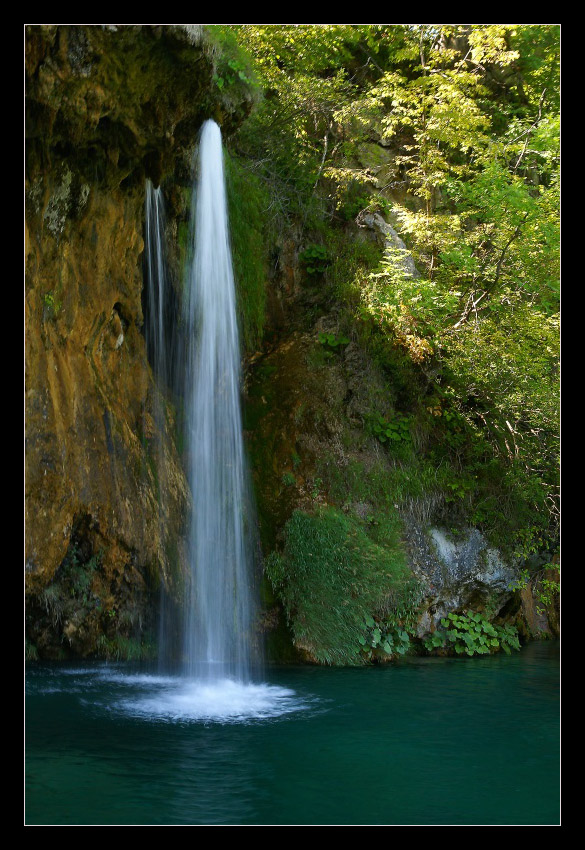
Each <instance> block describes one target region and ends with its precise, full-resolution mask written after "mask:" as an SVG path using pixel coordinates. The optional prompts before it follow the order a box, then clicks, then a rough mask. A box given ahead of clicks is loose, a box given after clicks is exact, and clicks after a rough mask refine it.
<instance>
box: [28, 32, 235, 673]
mask: <svg viewBox="0 0 585 850" xmlns="http://www.w3.org/2000/svg"><path fill="white" fill-rule="evenodd" d="M214 61H215V59H214V55H213V52H212V50H211V48H210V47H209V45H208V44H207V43H206V39H205V34H204V33H203V32H202V31H201V30H200V29H198V28H197V27H195V28H193V27H191V25H185V26H182V25H177V26H164V25H161V26H149V25H136V26H134V25H127V26H124V25H120V26H108V25H95V26H93V25H78V26H76V25H31V26H28V27H27V29H26V217H25V224H26V233H25V236H26V245H25V247H26V277H25V329H26V333H25V338H26V504H25V510H26V529H25V531H26V592H27V603H28V611H29V614H30V616H29V624H30V627H31V632H30V633H29V640H30V641H31V645H34V646H35V647H36V651H37V654H38V655H39V656H40V657H43V656H44V655H51V657H56V655H59V654H60V653H62V652H67V653H76V654H80V655H88V654H102V655H106V656H110V657H112V656H113V655H116V654H124V653H126V654H132V653H134V650H135V647H134V648H133V645H132V644H130V643H128V641H131V640H134V639H136V636H135V633H134V631H133V629H134V625H136V624H138V625H137V628H138V630H139V631H140V629H143V630H144V632H145V633H146V632H147V631H148V629H149V628H150V626H151V625H152V618H153V615H154V611H155V610H156V607H157V600H158V589H159V585H160V584H161V583H162V584H163V585H164V586H165V588H166V589H167V591H168V593H169V594H170V595H171V596H172V597H175V598H176V597H177V596H179V595H180V593H181V586H182V581H181V576H182V574H183V572H184V570H185V569H186V565H185V555H184V551H183V547H182V545H181V544H175V543H173V542H172V541H181V540H182V539H184V532H185V521H186V516H187V512H188V505H189V493H188V487H187V484H186V480H185V476H184V473H183V470H182V465H181V461H180V457H179V451H178V448H177V444H176V430H177V429H176V427H175V424H174V423H173V417H172V416H171V415H170V413H169V415H167V416H165V417H157V416H155V415H154V411H155V410H158V409H161V407H164V406H165V405H166V406H167V407H168V399H163V398H161V397H160V391H159V390H158V389H157V388H156V386H155V384H154V381H153V378H152V372H151V370H150V366H149V364H148V360H147V354H146V346H145V341H144V335H143V324H144V315H143V304H142V288H143V275H142V262H143V250H144V236H143V234H144V227H143V218H144V195H145V179H146V178H147V177H148V178H150V179H152V181H153V182H154V183H155V184H157V185H158V184H159V183H160V182H161V181H165V180H168V181H169V182H170V183H176V182H177V180H178V176H179V177H180V180H179V183H180V181H181V180H188V179H189V165H190V163H191V160H192V152H193V148H194V146H195V144H196V140H197V134H198V131H199V128H200V126H201V123H202V122H203V120H204V119H206V118H209V117H215V118H216V119H217V120H219V121H220V123H222V129H223V131H224V134H225V135H229V133H230V132H231V130H232V129H233V128H234V127H235V126H237V124H238V123H239V122H240V121H241V120H242V119H243V117H244V116H245V115H246V114H247V112H248V110H249V108H250V101H249V99H248V98H247V96H246V93H245V92H244V91H243V90H242V92H241V97H240V99H239V101H238V100H237V99H236V98H234V96H233V93H232V95H231V96H230V98H231V99H230V101H229V102H228V101H227V99H226V98H225V96H224V95H222V93H221V92H220V91H219V90H218V89H217V86H216V85H215V84H214V82H213V73H214ZM181 201H182V196H181V195H180V192H179V193H178V195H177V197H175V196H174V195H173V196H172V197H171V203H170V204H169V208H170V209H169V219H170V221H169V226H170V227H171V229H172V228H175V229H176V218H177V217H178V216H179V215H180V214H182V213H183V212H184V210H183V206H182V203H181ZM169 410H170V408H169ZM163 466H164V469H165V470H166V472H165V475H164V476H160V475H159V474H158V472H157V470H159V469H160V468H162V467H163ZM79 523H82V525H83V527H84V528H86V529H87V534H84V535H82V536H83V537H84V539H85V538H87V540H88V541H90V542H91V546H90V550H91V551H90V552H89V554H88V556H87V558H86V559H85V560H83V561H82V562H81V563H82V564H89V563H90V562H91V558H92V557H93V556H95V555H96V553H97V552H98V551H103V556H102V557H101V560H100V565H99V569H97V570H95V571H90V573H91V576H90V577H91V583H92V585H91V586H92V589H91V593H92V594H93V595H94V596H95V597H96V598H97V599H99V600H100V602H99V605H100V606H102V607H103V606H104V605H105V606H106V608H105V609H104V610H107V611H110V612H115V615H114V614H111V615H109V616H108V617H107V618H105V615H103V613H102V612H101V611H98V608H97V604H96V606H91V605H87V604H85V602H84V595H83V594H82V595H79V594H77V593H76V592H74V593H73V594H68V592H67V588H68V587H69V585H68V584H67V582H64V581H63V580H62V572H63V569H64V567H63V565H64V564H66V563H67V558H68V557H69V553H71V551H72V547H74V546H75V541H76V536H79V532H78V529H79ZM88 545H89V543H88ZM82 572H83V570H82ZM69 590H71V588H70V587H69ZM47 592H48V593H49V595H48V597H47V596H46V593H47ZM85 598H86V599H87V598H88V597H87V594H85ZM34 612H36V614H37V615H38V616H36V617H35V616H32V613H34ZM35 619H36V620H37V621H38V622H37V623H36V625H35ZM130 621H131V622H132V623H133V624H134V625H132V626H130V625H129V623H130ZM100 638H102V639H101V642H100ZM31 652H32V650H31Z"/></svg>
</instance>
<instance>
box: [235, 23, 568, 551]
mask: <svg viewBox="0 0 585 850" xmlns="http://www.w3.org/2000/svg"><path fill="white" fill-rule="evenodd" d="M233 34H234V35H235V37H236V39H237V41H238V42H239V45H240V47H241V48H243V49H245V50H246V51H247V52H248V55H249V57H250V62H251V63H253V64H254V67H255V73H256V74H257V78H258V80H259V82H260V84H261V86H262V87H263V90H264V98H263V99H262V100H261V101H260V102H259V104H258V107H257V109H256V110H255V112H254V113H253V114H252V116H251V118H250V119H249V121H247V122H245V125H244V126H243V127H242V129H241V131H240V132H238V133H237V135H236V141H237V145H238V149H241V150H242V151H243V152H245V155H246V157H248V158H249V161H251V162H254V163H255V168H256V173H258V174H259V175H261V177H262V179H263V180H264V181H265V185H266V186H268V187H269V192H270V198H271V203H270V215H274V216H275V217H277V218H278V220H279V221H280V222H281V226H282V223H284V222H290V221H291V219H293V218H294V220H295V223H296V224H301V225H302V226H304V227H305V228H306V229H305V231H304V232H303V238H304V239H305V240H306V242H305V244H306V243H307V241H309V240H313V242H310V248H312V247H314V248H315V249H316V248H319V249H320V251H319V252H318V253H315V255H314V256H310V254H308V255H307V256H306V257H301V259H302V261H304V262H305V267H306V272H307V278H308V279H311V278H314V279H319V283H320V284H321V283H323V285H324V291H325V292H326V294H327V296H330V297H331V298H337V299H338V300H340V301H341V302H342V305H343V306H344V307H345V314H344V324H343V327H344V331H345V333H347V334H348V336H351V338H352V339H355V340H357V341H359V342H360V343H361V344H362V345H364V346H366V347H367V348H368V349H369V351H370V353H371V354H372V355H373V357H374V358H375V360H376V361H377V363H378V365H379V366H380V367H381V368H382V369H383V370H384V371H385V373H386V376H387V379H388V383H389V385H391V387H392V392H393V395H394V398H393V400H392V402H393V403H392V409H396V410H397V411H408V413H409V416H412V417H413V418H412V422H411V427H410V432H411V436H412V437H413V441H414V442H413V446H414V445H416V456H415V453H414V452H412V451H410V449H411V446H410V444H409V443H408V441H407V440H404V439H396V438H395V437H396V436H397V435H398V434H399V433H400V431H398V432H395V431H393V430H391V432H390V433H388V430H387V428H386V427H385V424H384V422H378V425H379V427H380V432H379V433H380V434H381V435H382V436H384V437H385V439H386V444H392V445H393V446H394V447H395V448H396V449H400V451H401V452H402V454H401V455H400V461H401V468H400V470H396V471H393V472H392V476H394V479H395V480H394V479H393V481H392V483H391V485H390V489H392V491H393V494H394V495H395V496H398V498H397V501H396V503H397V504H400V505H401V507H403V506H408V507H409V508H413V507H414V503H415V502H416V503H417V505H423V504H425V505H430V504H431V503H432V502H433V500H434V499H435V496H436V494H440V500H441V504H443V505H447V507H448V508H449V509H450V510H451V511H452V512H453V513H454V514H455V515H458V516H461V517H463V516H465V517H466V519H467V520H468V521H471V522H474V523H475V524H477V525H479V526H480V527H481V528H482V529H483V530H484V531H486V532H487V533H488V534H489V535H490V537H491V539H492V540H494V541H496V542H497V543H498V545H501V544H506V545H507V547H508V549H509V550H511V551H512V552H513V553H517V554H518V555H520V556H524V557H525V556H526V555H527V554H529V553H530V552H532V551H535V549H538V548H547V547H550V545H551V542H552V541H554V540H555V538H556V536H557V534H558V513H559V510H558V488H559V481H558V456H559V443H558V433H559V421H558V420H559V411H558V401H559V365H558V361H559V316H558V310H559V282H558V281H559V184H560V181H559V150H560V146H559V64H560V63H559V27H558V26H557V25H540V24H538V25H536V24H535V25H526V24H518V25H516V24H469V25H464V24H412V25H401V24H396V25H248V24H245V25H237V26H235V27H233ZM366 146H369V148H370V149H371V148H372V147H374V146H376V149H377V150H378V153H379V156H380V159H379V163H380V169H381V170H378V167H377V165H374V166H372V167H369V166H368V167H366V166H365V165H364V164H363V163H364V162H365V160H362V159H360V150H361V149H363V148H365V147H366ZM390 153H391V156H390V155H389V154H390ZM395 190H396V191H395ZM405 192H406V193H407V196H406V197H405ZM365 208H368V209H376V210H378V211H380V212H381V213H382V214H383V215H385V216H387V217H389V220H390V221H391V223H392V225H393V226H394V227H396V228H397V229H398V230H399V232H400V233H401V235H402V236H403V238H404V240H405V242H406V243H407V244H408V247H409V250H410V251H411V252H412V257H413V258H414V260H415V262H416V266H417V269H418V271H419V273H420V276H419V277H413V276H411V275H408V274H406V273H405V264H404V252H400V251H397V250H396V249H390V250H388V251H387V252H386V254H385V256H384V257H383V258H380V256H379V249H375V248H374V247H373V246H372V244H371V243H367V242H366V240H364V241H363V242H361V243H358V241H357V240H355V239H353V238H348V230H349V229H350V226H348V225H347V224H346V223H347V222H349V221H351V220H352V219H353V218H354V217H355V215H356V213H357V212H359V211H360V210H361V209H365ZM340 222H341V223H342V226H341V227H340V226H339V225H340ZM309 227H310V228H311V230H310V231H309V232H307V228H309ZM335 228H337V230H336V229H335ZM309 233H310V235H309ZM315 242H318V243H319V245H318V246H317V245H315ZM366 245H367V248H366ZM350 246H351V247H350ZM375 250H378V255H377V256H375ZM352 252H353V253H352ZM360 252H361V253H360ZM368 252H369V255H368ZM321 276H322V280H321ZM335 348H336V347H335V346H334V345H330V344H329V343H328V342H324V341H323V340H321V349H322V351H320V352H319V351H318V350H317V352H312V353H311V356H313V357H314V360H315V363H317V359H318V358H320V360H319V363H320V364H322V363H323V361H324V360H325V359H326V358H325V354H329V349H330V350H331V351H333V350H335ZM337 350H339V346H338V347H337ZM395 401H398V402H399V404H395V403H394V402H395ZM377 409H378V410H381V411H382V413H384V414H386V415H387V410H388V408H384V407H381V406H379V407H378V408H377ZM375 410H376V406H374V405H373V406H372V411H375ZM403 433H404V432H403ZM391 434H394V436H391ZM407 450H408V451H409V454H408V456H407ZM394 454H395V453H394ZM402 455H404V457H403V456H402ZM425 488H427V489H426V491H425ZM425 492H426V493H430V494H431V495H429V496H428V497H427V496H425V495H424V493H425ZM414 494H417V495H414ZM438 498H439V496H437V499H438ZM435 501H436V500H435ZM417 509H418V508H417ZM425 511H426V507H425Z"/></svg>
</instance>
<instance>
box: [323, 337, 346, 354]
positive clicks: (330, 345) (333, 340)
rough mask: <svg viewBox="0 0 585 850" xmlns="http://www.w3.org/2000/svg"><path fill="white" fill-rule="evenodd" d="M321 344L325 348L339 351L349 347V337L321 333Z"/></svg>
mask: <svg viewBox="0 0 585 850" xmlns="http://www.w3.org/2000/svg"><path fill="white" fill-rule="evenodd" d="M319 342H320V343H321V345H323V346H324V347H325V348H327V349H328V350H329V349H333V350H334V351H337V349H338V348H339V347H340V346H341V347H343V346H345V345H348V343H349V337H347V336H339V337H338V336H336V335H335V334H334V333H320V334H319Z"/></svg>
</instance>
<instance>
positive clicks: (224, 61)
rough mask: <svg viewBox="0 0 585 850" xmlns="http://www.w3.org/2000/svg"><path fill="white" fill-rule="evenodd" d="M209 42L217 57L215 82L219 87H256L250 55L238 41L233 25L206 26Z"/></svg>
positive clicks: (223, 88)
mask: <svg viewBox="0 0 585 850" xmlns="http://www.w3.org/2000/svg"><path fill="white" fill-rule="evenodd" d="M206 33H207V38H208V41H209V43H210V44H211V45H212V47H213V52H214V57H215V63H214V64H215V73H214V75H213V82H214V83H215V85H216V86H217V88H218V89H220V90H222V91H224V90H226V89H229V88H233V87H234V86H236V87H237V86H240V87H241V86H245V87H246V88H255V87H256V86H257V80H256V78H255V75H254V72H253V69H252V64H251V62H250V57H249V56H248V54H247V53H246V51H244V50H242V47H241V46H240V44H239V43H238V40H237V38H236V36H235V33H234V32H233V29H232V27H230V26H226V25H225V24H212V25H207V26H206Z"/></svg>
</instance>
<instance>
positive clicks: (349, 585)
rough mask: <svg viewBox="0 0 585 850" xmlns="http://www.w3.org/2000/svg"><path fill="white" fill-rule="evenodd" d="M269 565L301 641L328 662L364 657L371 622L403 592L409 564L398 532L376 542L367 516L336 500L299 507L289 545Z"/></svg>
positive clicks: (297, 639) (291, 522)
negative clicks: (311, 508)
mask: <svg viewBox="0 0 585 850" xmlns="http://www.w3.org/2000/svg"><path fill="white" fill-rule="evenodd" d="M266 572H267V575H268V578H269V579H270V582H271V583H272V586H273V587H274V589H275V592H276V593H277V595H278V596H279V598H280V599H281V601H282V603H283V606H284V609H285V611H286V614H287V618H288V621H289V624H290V627H291V629H292V632H293V635H294V639H295V643H296V645H297V646H298V647H300V648H302V649H304V650H305V651H307V652H309V653H310V654H311V655H312V656H313V657H314V658H316V659H317V660H318V661H320V662H321V663H324V664H361V663H364V662H365V661H366V660H367V657H366V656H365V655H364V653H363V652H362V646H363V644H362V642H361V638H362V637H363V636H364V623H365V622H366V618H367V617H369V616H370V617H371V616H372V612H376V611H378V610H380V609H383V607H384V603H385V600H387V598H388V595H389V594H390V593H391V592H394V593H395V595H396V596H397V597H400V595H401V591H402V590H406V588H407V586H408V579H409V575H410V573H409V571H408V569H407V567H406V563H405V558H404V553H403V551H402V549H401V548H400V544H399V542H398V540H397V538H396V536H395V537H394V539H393V540H387V541H386V543H385V545H383V546H382V545H380V544H377V543H374V542H373V541H372V540H371V539H370V538H369V537H368V535H367V533H366V532H365V530H364V527H363V525H362V523H360V522H359V521H358V520H356V519H353V518H351V517H349V516H346V515H344V514H342V513H340V512H339V511H337V510H334V509H332V508H323V509H320V510H318V511H317V512H316V513H314V514H306V513H303V512H301V511H296V512H295V513H294V514H293V516H292V517H291V519H290V520H289V522H288V523H287V525H286V529H285V545H284V549H283V551H282V553H276V552H274V553H272V554H271V556H270V557H269V558H268V559H267V562H266Z"/></svg>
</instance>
